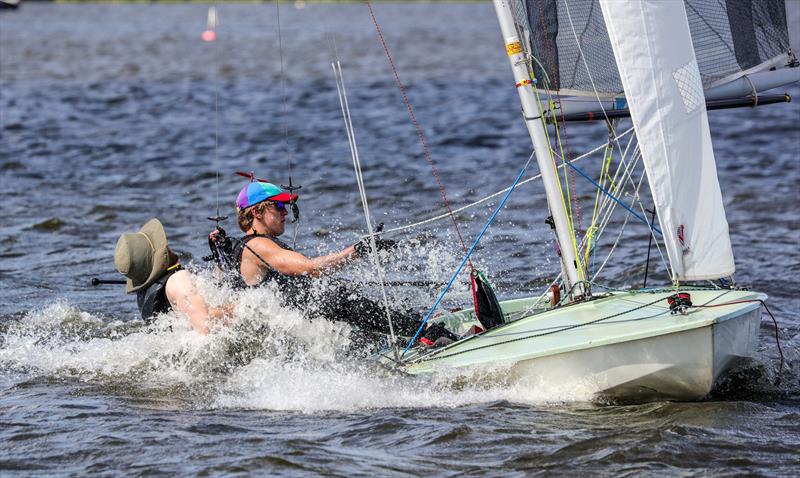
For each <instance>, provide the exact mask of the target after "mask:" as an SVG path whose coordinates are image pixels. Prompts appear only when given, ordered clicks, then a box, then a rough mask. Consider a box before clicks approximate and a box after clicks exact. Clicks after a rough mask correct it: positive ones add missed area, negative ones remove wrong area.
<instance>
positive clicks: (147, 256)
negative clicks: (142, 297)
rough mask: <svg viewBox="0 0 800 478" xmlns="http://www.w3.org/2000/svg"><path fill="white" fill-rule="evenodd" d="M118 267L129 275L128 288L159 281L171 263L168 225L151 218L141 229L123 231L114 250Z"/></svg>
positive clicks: (131, 288)
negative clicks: (132, 231)
mask: <svg viewBox="0 0 800 478" xmlns="http://www.w3.org/2000/svg"><path fill="white" fill-rule="evenodd" d="M114 265H115V266H116V267H117V271H118V272H119V273H120V274H122V275H124V276H125V277H127V278H128V282H127V287H126V289H125V291H126V292H128V293H131V292H137V291H139V290H141V289H144V288H145V287H148V286H149V285H150V284H152V283H153V282H155V281H156V280H157V279H158V278H159V277H161V275H162V274H163V273H164V271H166V270H167V267H169V248H168V247H167V235H166V233H165V232H164V226H162V225H161V222H160V221H159V220H158V219H155V218H153V219H150V220H149V221H147V223H145V225H144V226H142V228H141V229H139V232H134V233H128V232H126V233H125V234H123V235H121V236H120V237H119V240H118V241H117V248H116V250H115V251H114Z"/></svg>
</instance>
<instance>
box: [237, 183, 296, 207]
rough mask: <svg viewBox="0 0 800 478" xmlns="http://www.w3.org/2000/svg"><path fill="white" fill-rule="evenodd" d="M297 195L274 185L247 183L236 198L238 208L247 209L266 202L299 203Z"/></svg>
mask: <svg viewBox="0 0 800 478" xmlns="http://www.w3.org/2000/svg"><path fill="white" fill-rule="evenodd" d="M297 198H298V196H297V194H291V193H288V192H286V191H284V190H283V189H281V188H279V187H278V186H276V185H274V184H272V183H265V182H261V181H253V182H250V183H247V185H246V186H245V187H243V188H242V190H241V191H240V192H239V196H237V197H236V207H237V208H238V209H240V210H241V209H246V208H248V207H250V206H255V205H256V204H258V203H260V202H264V201H280V202H284V203H289V202H294V201H297Z"/></svg>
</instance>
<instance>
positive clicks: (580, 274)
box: [533, 88, 586, 280]
mask: <svg viewBox="0 0 800 478" xmlns="http://www.w3.org/2000/svg"><path fill="white" fill-rule="evenodd" d="M533 91H534V95H535V97H536V105H537V106H538V108H539V116H540V117H541V118H544V109H543V108H542V101H541V98H540V96H539V92H538V90H537V89H535V88H534V89H533ZM549 104H550V105H551V108H552V107H553V106H554V105H553V102H552V97H551V98H550V103H549ZM551 111H552V109H551ZM544 132H545V136H546V138H547V144H548V149H550V145H551V144H552V143H551V139H550V131H549V130H548V129H547V127H546V126H545V127H544ZM556 134H558V125H556ZM559 143H560V142H559ZM549 153H550V161H551V162H552V164H553V167H554V168H555V170H556V174H557V173H558V165H557V164H556V160H555V156H554V155H553V151H552V150H551V151H550V152H549ZM562 155H563V150H562ZM565 176H566V173H565ZM556 184H557V185H558V192H559V197H561V204H562V206H563V207H564V210H565V211H566V213H567V226H568V229H569V237H570V241H571V242H572V250H573V251H574V254H575V262H577V264H576V266H577V269H578V278H579V280H585V279H586V275H585V273H584V269H583V264H582V263H581V257H580V252H578V242H577V239H576V238H575V227H574V225H573V221H572V204H571V203H567V202H565V201H564V190H563V188H562V187H561V181H560V180H559V181H556ZM568 184H569V183H567V185H568ZM567 190H569V188H568V187H567ZM568 204H569V205H568Z"/></svg>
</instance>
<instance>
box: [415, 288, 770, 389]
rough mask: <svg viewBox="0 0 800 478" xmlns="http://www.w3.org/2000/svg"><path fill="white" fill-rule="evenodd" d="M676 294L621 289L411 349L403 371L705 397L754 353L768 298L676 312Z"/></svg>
mask: <svg viewBox="0 0 800 478" xmlns="http://www.w3.org/2000/svg"><path fill="white" fill-rule="evenodd" d="M672 294H674V292H666V291H665V292H657V293H615V294H612V295H610V296H608V297H604V298H598V299H595V300H592V301H589V302H586V303H580V304H574V305H570V306H565V307H561V308H558V309H552V310H547V311H544V312H539V313H537V314H535V315H531V316H526V317H523V318H520V319H517V320H515V321H513V322H511V323H508V324H506V325H504V326H502V327H498V328H495V329H492V330H490V331H488V332H486V333H484V334H482V335H481V336H477V337H473V338H470V339H467V340H462V341H460V342H457V343H455V344H452V345H450V346H448V347H446V348H443V349H438V350H436V351H433V352H430V351H428V352H427V353H425V352H422V351H416V352H411V353H409V354H407V355H406V358H407V359H408V362H407V363H406V365H405V370H406V371H407V372H409V373H412V374H428V373H444V374H447V375H448V376H452V375H453V374H455V375H458V376H463V377H464V379H465V380H475V379H483V378H485V377H492V376H493V377H494V380H501V381H502V382H504V383H508V384H509V385H516V384H523V385H524V384H528V385H530V386H532V387H534V388H544V389H551V390H554V389H557V390H558V392H556V395H558V396H570V395H573V396H580V397H585V396H591V397H593V398H595V399H613V400H616V401H623V402H642V401H651V400H699V399H702V398H704V397H706V396H707V395H708V394H709V393H710V392H711V391H712V390H713V388H714V386H715V384H717V383H718V381H719V379H720V378H721V377H722V376H724V374H725V372H726V371H728V370H730V369H731V368H732V367H734V366H736V365H737V364H738V363H740V362H742V361H743V360H746V359H748V358H750V357H753V356H754V355H755V353H756V348H757V344H758V331H759V324H760V321H761V304H760V303H759V300H764V299H766V296H764V295H763V294H760V293H756V292H749V291H733V290H697V291H691V296H692V301H693V303H694V304H695V305H705V306H706V307H701V308H691V309H689V310H688V311H687V313H686V314H680V313H677V314H672V313H671V311H670V309H669V305H668V303H667V297H669V296H670V295H672ZM734 302H735V303H734ZM533 303H534V300H533V299H518V300H513V301H505V302H503V303H502V306H503V308H504V310H505V311H506V313H507V315H512V316H513V315H515V314H517V315H519V314H520V312H524V311H525V309H526V308H530V307H531V305H532V304H533ZM470 317H473V318H474V315H473V314H472V312H471V311H462V312H460V313H458V314H456V315H454V316H451V317H448V318H445V319H444V322H446V323H447V324H448V326H450V327H453V328H455V327H456V326H458V325H457V324H456V322H458V323H459V324H460V326H461V327H464V326H467V325H469V324H470V322H469V319H470ZM598 319H601V320H598ZM573 392H574V393H573Z"/></svg>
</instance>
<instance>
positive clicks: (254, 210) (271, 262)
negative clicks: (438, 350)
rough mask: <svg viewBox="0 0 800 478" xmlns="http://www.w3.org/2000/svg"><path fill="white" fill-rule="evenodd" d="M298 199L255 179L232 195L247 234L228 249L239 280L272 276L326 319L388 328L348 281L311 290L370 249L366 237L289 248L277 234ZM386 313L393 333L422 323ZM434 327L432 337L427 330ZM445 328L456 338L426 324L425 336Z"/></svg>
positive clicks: (376, 330)
mask: <svg viewBox="0 0 800 478" xmlns="http://www.w3.org/2000/svg"><path fill="white" fill-rule="evenodd" d="M297 199H298V197H297V195H296V194H290V193H287V192H285V191H283V190H281V189H280V188H279V187H278V186H275V185H274V184H271V183H266V182H260V181H253V182H250V183H249V184H247V185H246V186H245V187H244V188H243V189H242V190H241V192H240V193H239V196H238V197H237V199H236V209H237V222H238V224H239V228H240V229H241V230H242V231H243V232H244V233H245V234H246V235H245V236H244V237H243V238H242V239H241V240H239V241H236V242H235V244H234V246H233V251H232V254H231V255H232V257H233V260H232V262H233V264H234V267H235V266H238V272H239V274H240V278H241V280H242V281H243V282H244V284H245V285H247V286H256V285H260V284H263V283H265V282H270V281H274V282H275V283H277V285H278V288H279V290H280V291H281V293H282V295H283V300H284V302H285V303H287V304H289V305H293V306H296V307H299V308H303V309H308V308H309V305H310V304H311V303H312V302H313V304H314V305H315V306H316V307H317V308H318V311H319V314H320V315H321V316H323V317H325V318H326V319H328V320H332V321H337V320H338V321H344V322H347V323H349V324H351V325H353V326H354V327H356V328H357V329H359V330H360V331H362V332H366V333H368V334H387V333H388V332H389V326H388V323H387V320H386V309H385V308H384V307H383V305H382V304H379V303H377V302H375V301H373V300H370V299H368V298H366V297H364V296H362V295H361V294H358V293H357V292H356V291H354V290H353V289H352V288H351V287H348V286H346V285H343V284H341V283H339V284H337V285H335V286H333V287H328V288H327V289H325V290H324V291H323V292H322V293H321V294H319V295H314V294H312V290H311V289H312V287H311V286H312V278H315V277H320V276H322V275H326V274H330V273H332V272H334V271H335V270H337V269H339V268H340V267H342V266H343V265H345V264H347V263H348V262H350V261H353V260H354V259H356V258H359V257H363V256H365V255H368V254H370V253H371V246H370V242H369V241H367V240H363V241H361V242H359V243H357V244H354V245H352V246H348V247H346V248H344V249H343V250H341V251H339V252H334V253H332V254H328V255H324V256H320V257H314V258H309V257H306V256H304V255H303V254H300V253H299V252H296V251H294V250H293V249H292V248H291V247H290V246H289V245H288V244H286V243H285V242H283V241H281V240H280V239H278V236H280V235H281V234H283V232H284V230H285V226H286V217H287V215H288V211H287V207H288V206H290V205H291V204H293V203H294V202H295V201H297ZM375 245H376V247H377V249H378V250H391V249H393V248H394V247H395V245H396V244H395V242H394V241H391V240H386V239H379V238H375ZM390 313H391V316H392V325H393V327H394V332H395V333H396V334H397V335H400V336H413V335H414V334H415V333H416V331H417V329H418V328H419V326H420V324H421V320H420V317H419V315H418V314H413V313H410V312H401V311H398V310H390ZM439 329H441V331H444V332H441V331H439ZM434 332H436V334H437V336H436V337H433V336H432V334H433V333H434ZM448 334H449V335H450V336H452V337H453V338H457V337H455V336H454V335H452V334H450V333H449V332H447V331H446V330H444V328H443V327H440V326H437V327H434V328H429V329H428V330H426V337H428V339H431V338H432V340H434V341H435V340H436V339H437V338H438V337H439V336H442V335H448ZM429 335H430V337H429Z"/></svg>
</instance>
